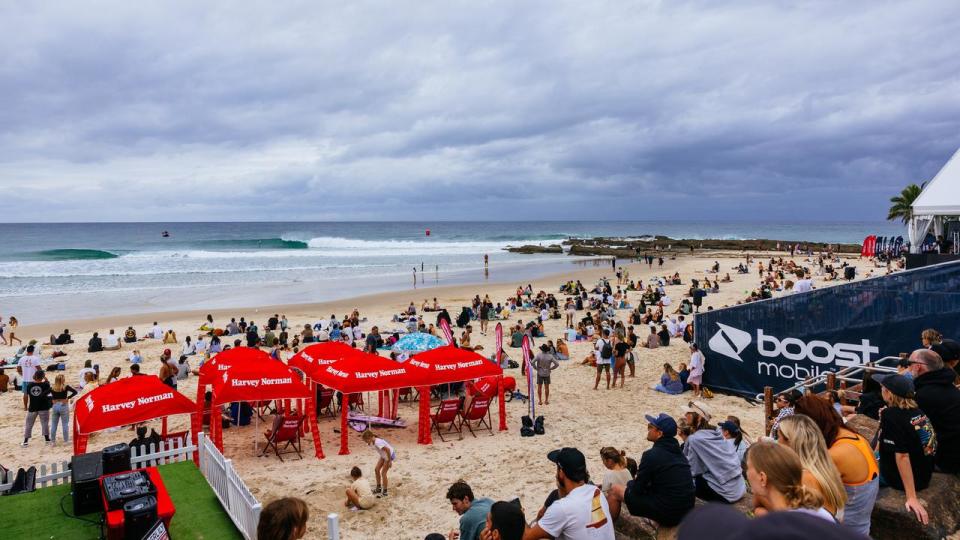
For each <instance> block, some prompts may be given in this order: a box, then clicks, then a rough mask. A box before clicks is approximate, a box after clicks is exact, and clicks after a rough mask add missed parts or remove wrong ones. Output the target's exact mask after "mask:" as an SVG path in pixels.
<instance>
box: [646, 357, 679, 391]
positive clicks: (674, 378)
mask: <svg viewBox="0 0 960 540" xmlns="http://www.w3.org/2000/svg"><path fill="white" fill-rule="evenodd" d="M653 389H654V390H656V391H657V392H663V393H665V394H671V395H674V396H675V395H678V394H682V393H683V381H681V380H680V374H679V373H677V370H675V369H673V366H671V365H670V364H669V363H666V364H663V375H660V382H659V383H658V384H656V385H654V387H653Z"/></svg>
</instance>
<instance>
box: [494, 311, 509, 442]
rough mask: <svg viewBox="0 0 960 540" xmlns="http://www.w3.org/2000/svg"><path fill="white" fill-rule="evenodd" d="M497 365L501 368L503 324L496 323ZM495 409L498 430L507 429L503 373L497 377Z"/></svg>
mask: <svg viewBox="0 0 960 540" xmlns="http://www.w3.org/2000/svg"><path fill="white" fill-rule="evenodd" d="M495 334H496V337H497V355H496V359H497V365H498V366H500V367H501V369H502V368H503V325H502V324H501V323H497V330H496V332H495ZM497 403H498V405H497V409H498V411H497V412H498V414H499V416H500V431H506V430H507V404H506V402H505V401H504V400H503V375H501V376H499V377H497Z"/></svg>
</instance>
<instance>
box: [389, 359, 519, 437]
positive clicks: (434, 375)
mask: <svg viewBox="0 0 960 540" xmlns="http://www.w3.org/2000/svg"><path fill="white" fill-rule="evenodd" d="M407 364H410V365H412V366H414V367H417V368H419V369H422V370H424V371H426V372H427V374H428V375H427V378H426V379H425V380H424V381H423V382H422V383H421V384H424V385H426V388H423V389H421V390H420V431H419V434H418V436H417V442H418V443H420V444H430V443H431V442H432V438H431V435H430V388H429V387H430V386H433V385H437V384H447V383H453V382H460V381H469V380H473V379H485V378H487V377H497V378H502V377H503V369H502V368H501V367H500V366H498V365H496V364H494V363H493V362H491V361H489V360H487V359H486V358H484V357H483V356H481V355H479V354H477V353H475V352H473V351H471V350H469V349H461V348H458V347H455V346H452V345H445V346H443V347H437V348H436V349H432V350H429V351H426V352H422V353H420V354H415V355H413V356H412V357H410V359H409V360H407ZM498 387H502V386H501V385H498ZM499 402H500V429H501V430H504V429H506V421H505V419H506V407H505V406H504V403H503V392H502V391H501V392H500V398H499Z"/></svg>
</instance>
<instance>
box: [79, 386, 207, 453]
mask: <svg viewBox="0 0 960 540" xmlns="http://www.w3.org/2000/svg"><path fill="white" fill-rule="evenodd" d="M195 409H196V406H195V405H194V403H193V402H192V401H190V398H188V397H187V396H184V395H183V394H181V393H180V392H177V391H176V390H174V389H173V388H170V387H169V386H167V385H165V384H163V382H162V381H161V380H160V379H158V378H157V377H151V376H142V377H127V378H124V379H119V380H117V381H114V382H112V383H110V384H109V385H104V386H101V387H99V388H95V389H94V390H91V391H90V392H89V393H88V394H86V395H85V396H83V397H81V398H80V399H78V400H77V405H76V408H75V410H74V415H73V426H74V429H73V431H74V433H75V434H76V435H79V437H74V440H73V451H74V454H82V453H84V452H85V451H86V446H87V436H88V435H89V434H91V433H94V432H96V431H101V430H104V429H107V428H112V427H119V426H126V425H129V424H138V423H141V422H146V421H147V420H153V419H154V418H161V417H167V416H170V415H172V414H192V413H194V412H195Z"/></svg>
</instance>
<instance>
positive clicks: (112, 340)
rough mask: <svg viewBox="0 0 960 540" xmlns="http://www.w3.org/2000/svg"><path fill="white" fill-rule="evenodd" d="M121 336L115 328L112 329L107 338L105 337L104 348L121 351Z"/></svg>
mask: <svg viewBox="0 0 960 540" xmlns="http://www.w3.org/2000/svg"><path fill="white" fill-rule="evenodd" d="M120 346H121V345H120V336H118V335H117V334H116V333H115V332H114V331H113V328H111V329H110V332H109V333H108V334H107V337H106V339H104V345H103V350H105V351H119V350H120Z"/></svg>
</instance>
